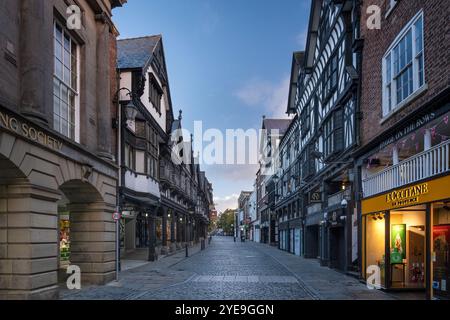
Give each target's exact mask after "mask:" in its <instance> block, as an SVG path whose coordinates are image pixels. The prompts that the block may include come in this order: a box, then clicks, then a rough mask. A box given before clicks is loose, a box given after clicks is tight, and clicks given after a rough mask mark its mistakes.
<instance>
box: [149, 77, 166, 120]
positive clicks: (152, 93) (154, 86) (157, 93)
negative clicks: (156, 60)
mask: <svg viewBox="0 0 450 320" xmlns="http://www.w3.org/2000/svg"><path fill="white" fill-rule="evenodd" d="M149 77H150V81H149V90H148V91H149V101H150V102H151V103H152V105H153V108H155V109H156V111H157V112H158V113H161V97H162V94H163V90H162V89H161V87H160V86H159V83H158V80H156V78H155V76H154V75H153V73H150V76H149Z"/></svg>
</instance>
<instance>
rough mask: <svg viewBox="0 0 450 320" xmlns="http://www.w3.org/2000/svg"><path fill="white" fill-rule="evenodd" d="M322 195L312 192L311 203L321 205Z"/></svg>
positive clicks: (310, 194) (310, 195)
mask: <svg viewBox="0 0 450 320" xmlns="http://www.w3.org/2000/svg"><path fill="white" fill-rule="evenodd" d="M321 202H322V193H321V192H319V191H312V192H310V193H309V203H321Z"/></svg>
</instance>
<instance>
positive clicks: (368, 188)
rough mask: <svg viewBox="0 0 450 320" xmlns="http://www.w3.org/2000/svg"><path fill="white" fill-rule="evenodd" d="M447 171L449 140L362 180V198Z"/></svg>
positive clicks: (449, 168) (449, 159) (448, 169)
mask: <svg viewBox="0 0 450 320" xmlns="http://www.w3.org/2000/svg"><path fill="white" fill-rule="evenodd" d="M449 171H450V140H447V141H444V142H442V143H441V144H438V145H437V146H434V147H433V148H431V149H429V150H426V151H423V152H421V153H419V154H416V155H414V156H413V157H411V158H408V159H406V160H404V161H402V162H400V163H399V164H397V165H395V166H391V167H389V168H386V169H384V170H383V171H381V172H378V173H376V174H375V175H373V176H371V177H369V178H367V179H364V180H363V192H364V197H371V196H373V195H376V194H379V193H383V192H385V191H388V190H391V189H395V188H398V187H401V186H404V185H407V184H411V183H415V182H418V181H421V180H423V179H427V178H430V177H433V176H437V175H440V174H443V173H446V172H449Z"/></svg>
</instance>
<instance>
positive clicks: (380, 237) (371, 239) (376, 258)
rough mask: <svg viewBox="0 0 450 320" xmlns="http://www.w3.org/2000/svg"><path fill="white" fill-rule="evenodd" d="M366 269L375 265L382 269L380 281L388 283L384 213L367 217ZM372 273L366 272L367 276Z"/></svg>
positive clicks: (382, 284)
mask: <svg viewBox="0 0 450 320" xmlns="http://www.w3.org/2000/svg"><path fill="white" fill-rule="evenodd" d="M365 230H366V233H365V234H366V238H365V252H366V254H365V257H366V261H365V270H368V268H370V267H372V266H375V267H378V268H379V270H380V283H379V285H380V286H382V287H384V286H385V283H386V255H385V252H386V250H385V237H386V221H385V216H384V213H376V214H371V215H368V216H366V217H365ZM368 276H370V274H366V279H367V277H368Z"/></svg>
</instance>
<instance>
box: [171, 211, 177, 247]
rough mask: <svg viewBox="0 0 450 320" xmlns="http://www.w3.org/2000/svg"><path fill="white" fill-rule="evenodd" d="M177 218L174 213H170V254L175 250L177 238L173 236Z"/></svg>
mask: <svg viewBox="0 0 450 320" xmlns="http://www.w3.org/2000/svg"><path fill="white" fill-rule="evenodd" d="M176 219H177V216H176V215H175V212H173V211H171V215H170V252H174V251H175V250H176V249H177V244H176V242H177V236H176V234H175V223H176Z"/></svg>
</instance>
